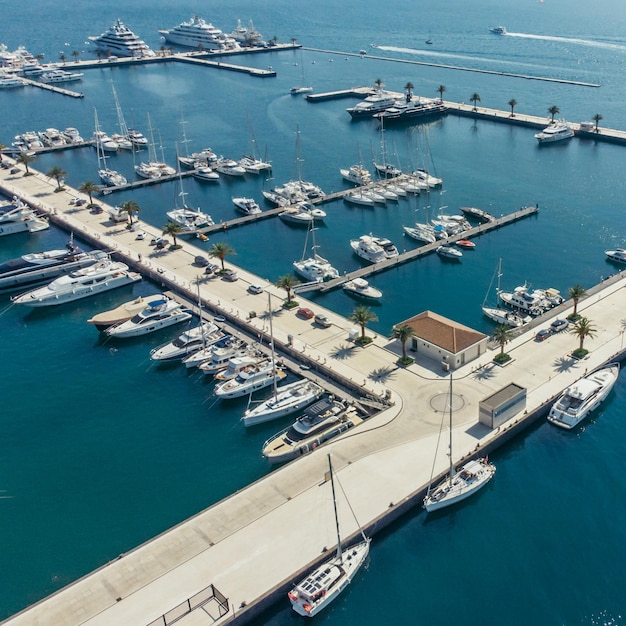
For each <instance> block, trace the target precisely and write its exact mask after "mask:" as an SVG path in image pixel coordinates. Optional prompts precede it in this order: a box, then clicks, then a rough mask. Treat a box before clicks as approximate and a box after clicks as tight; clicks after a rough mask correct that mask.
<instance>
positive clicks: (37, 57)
mask: <svg viewBox="0 0 626 626" xmlns="http://www.w3.org/2000/svg"><path fill="white" fill-rule="evenodd" d="M44 58H45V54H42V53H41V52H40V53H39V54H36V55H35V61H37V62H38V63H41V62H42V61H43V60H44Z"/></svg>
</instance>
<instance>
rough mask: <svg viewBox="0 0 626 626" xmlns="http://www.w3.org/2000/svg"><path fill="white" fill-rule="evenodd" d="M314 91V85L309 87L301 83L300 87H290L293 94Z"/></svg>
mask: <svg viewBox="0 0 626 626" xmlns="http://www.w3.org/2000/svg"><path fill="white" fill-rule="evenodd" d="M312 91H313V87H307V86H304V85H299V86H298V87H291V89H289V93H290V94H291V95H292V96H296V95H298V94H302V93H311V92H312Z"/></svg>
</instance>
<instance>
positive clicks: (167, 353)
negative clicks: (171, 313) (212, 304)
mask: <svg viewBox="0 0 626 626" xmlns="http://www.w3.org/2000/svg"><path fill="white" fill-rule="evenodd" d="M220 333H221V335H220ZM223 337H225V334H224V333H223V332H222V331H221V330H220V329H219V328H218V327H217V326H216V325H215V324H214V323H213V322H202V323H201V324H199V325H198V326H194V327H192V328H189V329H187V330H186V331H184V332H183V333H181V334H180V335H179V336H178V337H176V339H174V341H170V342H168V343H165V344H163V345H161V346H158V347H156V348H154V349H153V350H151V351H150V358H151V359H152V360H153V361H173V360H175V359H183V358H185V357H186V356H188V355H189V354H191V353H192V352H197V351H198V350H200V349H201V348H202V347H203V346H205V345H206V344H207V341H210V340H213V339H215V341H218V340H219V339H222V338H223Z"/></svg>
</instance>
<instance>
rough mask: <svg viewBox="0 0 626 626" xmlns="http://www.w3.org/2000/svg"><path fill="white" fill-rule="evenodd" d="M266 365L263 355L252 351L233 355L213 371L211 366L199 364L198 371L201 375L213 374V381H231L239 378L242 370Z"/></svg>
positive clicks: (266, 361)
mask: <svg viewBox="0 0 626 626" xmlns="http://www.w3.org/2000/svg"><path fill="white" fill-rule="evenodd" d="M267 363H268V359H267V357H266V356H265V355H264V354H259V353H256V352H254V351H252V352H250V353H248V352H246V353H245V354H235V355H234V356H232V357H231V358H230V359H228V361H227V362H226V365H224V366H222V367H221V368H220V369H218V370H217V371H215V369H214V367H213V365H212V364H211V365H210V364H208V363H207V364H205V363H203V364H201V365H200V366H199V368H198V369H199V370H200V371H201V372H202V373H203V374H207V375H208V374H213V375H214V376H215V380H217V381H225V380H233V379H235V378H237V376H239V373H240V372H242V371H243V370H247V369H251V368H254V367H265V366H266V365H267Z"/></svg>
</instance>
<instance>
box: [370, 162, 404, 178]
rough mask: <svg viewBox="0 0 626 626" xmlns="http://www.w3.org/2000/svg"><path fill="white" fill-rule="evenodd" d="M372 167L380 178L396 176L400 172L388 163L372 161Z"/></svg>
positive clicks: (400, 172)
mask: <svg viewBox="0 0 626 626" xmlns="http://www.w3.org/2000/svg"><path fill="white" fill-rule="evenodd" d="M374 168H375V169H376V171H377V172H378V174H379V176H380V177H381V178H397V177H398V176H400V175H401V174H402V170H401V169H400V168H398V167H395V166H394V165H391V164H390V163H374Z"/></svg>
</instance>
